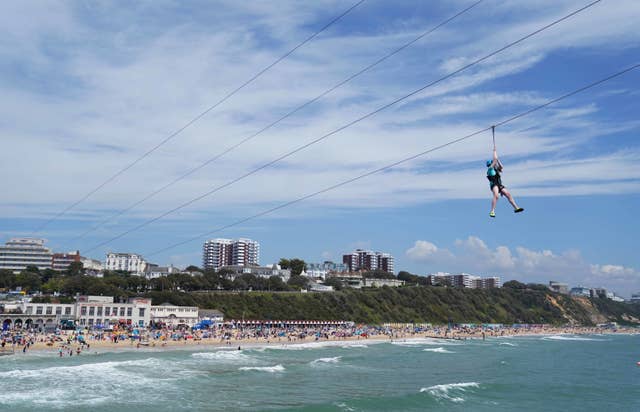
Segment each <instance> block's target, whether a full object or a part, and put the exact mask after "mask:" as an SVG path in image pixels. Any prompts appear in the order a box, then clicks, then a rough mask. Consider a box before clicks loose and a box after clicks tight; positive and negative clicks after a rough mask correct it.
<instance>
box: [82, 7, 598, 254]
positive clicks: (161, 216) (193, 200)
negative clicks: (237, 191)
mask: <svg viewBox="0 0 640 412" xmlns="http://www.w3.org/2000/svg"><path fill="white" fill-rule="evenodd" d="M601 1H602V0H595V1H592V2H591V3H589V4H587V5H586V6H583V7H581V8H579V9H577V10H575V11H573V12H571V13H569V14H567V15H565V16H563V17H561V18H559V19H557V20H554V21H553V22H551V23H549V24H547V25H545V26H543V27H541V28H539V29H537V30H535V31H533V32H531V33H529V34H527V35H525V36H523V37H521V38H519V39H518V40H515V41H513V42H511V43H509V44H507V45H506V46H503V47H501V48H499V49H497V50H495V51H493V52H491V53H489V54H487V55H485V56H484V57H481V58H479V59H477V60H474V61H473V62H471V63H468V64H466V65H464V66H462V67H461V68H459V69H457V70H455V71H453V72H451V73H449V74H447V75H445V76H443V77H441V78H439V79H437V80H434V81H432V82H430V83H428V84H427V85H425V86H422V87H420V88H418V89H416V90H414V91H412V92H411V93H409V94H406V95H404V96H402V97H400V98H397V99H395V100H393V101H392V102H390V103H387V104H385V105H383V106H382V107H379V108H378V109H376V110H374V111H372V112H369V113H367V114H365V115H364V116H361V117H359V118H357V119H355V120H352V121H351V122H348V123H346V124H345V125H343V126H341V127H339V128H337V129H335V130H333V131H331V132H329V133H327V134H325V135H322V136H320V137H318V138H316V139H314V140H311V141H309V142H307V143H305V144H303V145H302V146H299V147H297V148H296V149H294V150H292V151H290V152H288V153H285V154H284V155H281V156H279V157H278V158H276V159H274V160H272V161H270V162H268V163H265V164H263V165H262V166H259V167H257V168H255V169H253V170H251V171H249V172H247V173H245V174H244V175H242V176H240V177H237V178H235V179H233V180H231V181H229V182H227V183H224V184H222V185H220V186H217V187H215V188H214V189H212V190H210V191H208V192H206V193H204V194H202V195H200V196H198V197H195V198H193V199H191V200H188V201H187V202H185V203H182V204H181V205H179V206H176V207H174V208H173V209H170V210H168V211H166V212H164V213H162V214H160V215H158V216H156V217H154V218H151V219H149V220H146V221H144V222H142V223H140V224H138V225H136V226H134V227H133V228H131V229H128V230H126V231H124V232H122V233H120V234H118V235H116V236H114V237H112V238H110V239H108V240H106V241H103V242H100V243H98V244H97V245H95V246H93V247H91V248H90V249H88V250H87V251H86V252H87V253H88V252H91V251H93V250H95V249H97V248H99V247H101V246H104V245H106V244H108V243H110V242H113V241H114V240H118V239H120V238H122V237H124V236H126V235H128V234H129V233H132V232H134V231H136V230H138V229H141V228H143V227H145V226H147V225H149V224H151V223H153V222H155V221H157V220H160V219H162V218H163V217H165V216H168V215H170V214H172V213H174V212H176V211H178V210H180V209H183V208H185V207H187V206H189V205H191V204H193V203H195V202H197V201H199V200H201V199H203V198H205V197H207V196H209V195H211V194H213V193H215V192H218V191H220V190H222V189H224V188H226V187H228V186H231V185H233V184H234V183H236V182H238V181H240V180H243V179H245V178H247V177H249V176H251V175H253V174H255V173H257V172H259V171H260V170H262V169H265V168H267V167H269V166H271V165H273V164H275V163H277V162H279V161H281V160H283V159H286V158H287V157H289V156H291V155H293V154H295V153H298V152H300V151H302V150H304V149H306V148H307V147H309V146H312V145H314V144H316V143H318V142H320V141H322V140H325V139H327V138H329V137H331V136H333V135H334V134H337V133H339V132H341V131H342V130H345V129H347V128H349V127H351V126H353V125H354V124H357V123H359V122H361V121H363V120H365V119H368V118H369V117H372V116H373V115H375V114H377V113H379V112H381V111H383V110H385V109H388V108H389V107H391V106H394V105H395V104H397V103H399V102H401V101H403V100H406V99H408V98H409V97H411V96H414V95H416V94H418V93H420V92H422V91H423V90H425V89H427V88H429V87H432V86H434V85H436V84H438V83H441V82H443V81H444V80H446V79H449V78H451V77H453V76H455V75H456V74H458V73H460V72H462V71H464V70H467V69H468V68H470V67H473V66H475V65H477V64H479V63H481V62H483V61H485V60H487V59H489V58H491V57H493V56H495V55H497V54H499V53H500V52H502V51H504V50H507V49H509V48H511V47H513V46H515V45H517V44H519V43H521V42H523V41H525V40H527V39H529V38H530V37H533V36H535V35H536V34H538V33H540V32H543V31H545V30H547V29H548V28H550V27H553V26H555V25H556V24H558V23H561V22H563V21H565V20H567V19H569V18H570V17H572V16H574V15H576V14H578V13H580V12H581V11H584V10H586V9H588V8H590V7H592V6H594V5H596V4H597V3H599V2H601Z"/></svg>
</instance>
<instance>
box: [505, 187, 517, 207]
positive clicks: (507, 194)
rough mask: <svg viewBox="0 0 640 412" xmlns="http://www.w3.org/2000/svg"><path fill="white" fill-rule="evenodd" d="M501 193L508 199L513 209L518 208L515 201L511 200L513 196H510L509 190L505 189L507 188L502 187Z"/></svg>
mask: <svg viewBox="0 0 640 412" xmlns="http://www.w3.org/2000/svg"><path fill="white" fill-rule="evenodd" d="M502 194H503V195H504V196H505V197H506V198H507V200H508V201H509V203H511V206H513V209H514V210H518V209H520V208H519V207H518V205H517V204H516V201H515V200H513V196H511V193H509V191H508V190H507V188H504V189H502Z"/></svg>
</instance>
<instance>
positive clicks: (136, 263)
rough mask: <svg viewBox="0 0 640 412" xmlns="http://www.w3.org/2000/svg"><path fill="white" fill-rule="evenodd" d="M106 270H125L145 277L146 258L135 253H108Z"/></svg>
mask: <svg viewBox="0 0 640 412" xmlns="http://www.w3.org/2000/svg"><path fill="white" fill-rule="evenodd" d="M104 268H105V269H106V270H123V271H126V272H130V273H133V274H136V275H143V274H144V273H145V271H146V269H147V262H146V261H145V260H144V258H143V257H142V256H140V255H138V254H135V253H111V252H110V253H107V260H106V262H105V264H104Z"/></svg>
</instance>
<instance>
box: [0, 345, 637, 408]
mask: <svg viewBox="0 0 640 412" xmlns="http://www.w3.org/2000/svg"><path fill="white" fill-rule="evenodd" d="M638 362H640V335H580V336H578V335H557V336H526V337H507V338H487V340H486V341H483V340H480V339H478V340H466V341H453V340H441V339H429V338H416V339H407V340H396V341H393V342H380V341H373V340H360V341H351V342H313V343H304V344H300V345H292V344H289V345H281V346H275V347H260V346H255V347H246V348H240V350H238V347H236V346H234V347H232V348H222V349H220V348H215V347H212V346H190V347H185V348H180V349H176V350H173V349H171V350H167V349H162V350H160V349H153V348H147V349H138V350H135V349H134V350H128V351H123V350H115V349H112V350H98V351H97V352H96V351H93V350H89V351H86V352H84V353H82V354H81V355H79V356H72V357H63V358H59V357H58V354H57V353H56V352H36V351H32V352H27V353H26V354H23V353H21V352H20V353H16V354H14V355H11V356H2V357H0V410H2V411H15V412H18V411H60V410H63V411H109V412H114V411H136V412H143V411H153V412H158V411H180V410H185V411H261V410H264V411H272V410H277V411H430V410H433V411H608V410H612V411H616V412H621V411H640V366H638Z"/></svg>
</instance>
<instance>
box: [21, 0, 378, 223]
mask: <svg viewBox="0 0 640 412" xmlns="http://www.w3.org/2000/svg"><path fill="white" fill-rule="evenodd" d="M364 1H365V0H360V1H358V2H357V3H355V4H354V5H353V6H351V7H349V8H348V9H347V10H345V11H344V12H343V13H342V14H340V15H339V16H337V17H335V18H334V19H333V20H331V21H330V22H329V23H327V24H325V25H324V26H323V27H322V28H320V30H318V31H316V32H315V33H313V34H311V35H310V36H309V37H307V38H306V39H304V40H303V41H302V42H300V43H299V44H298V45H297V46H295V47H294V48H293V49H291V50H289V51H288V52H286V53H285V54H283V55H282V56H280V57H279V58H278V59H276V60H275V61H274V62H273V63H271V64H270V65H268V66H267V67H265V68H264V69H262V70H260V71H259V72H258V73H256V74H255V75H253V77H251V78H250V79H249V80H247V81H245V82H244V83H242V84H241V85H240V86H238V87H236V88H235V89H234V90H232V91H231V92H229V93H227V94H226V95H225V96H224V97H223V98H222V99H220V100H218V101H217V102H216V103H215V104H214V105H212V106H209V107H208V108H207V109H206V110H205V111H203V112H202V113H200V114H199V115H197V116H196V117H194V118H193V119H191V120H189V121H188V122H187V123H186V124H185V125H184V126H182V127H180V128H179V129H178V130H176V131H175V132H173V133H171V134H170V135H169V136H167V137H166V138H164V139H163V140H162V141H160V143H158V144H156V145H155V146H153V147H152V148H151V149H149V150H147V151H146V152H145V153H143V154H142V155H141V156H139V157H138V158H137V159H135V160H134V161H133V162H131V163H129V164H128V165H127V166H125V167H124V168H122V169H120V170H119V171H118V172H116V173H115V174H114V175H113V176H111V177H109V178H108V179H107V180H105V181H104V182H102V183H101V184H100V185H98V186H97V187H96V188H94V189H93V190H91V191H90V192H89V193H87V194H86V195H84V196H83V197H82V198H80V199H79V200H77V201H76V202H75V203H73V204H71V205H69V206H67V207H66V208H65V209H63V210H62V211H61V212H58V214H56V215H55V216H53V217H52V218H51V219H49V220H47V221H46V222H45V223H44V224H42V225H41V226H40V227H38V229H36V230H35V231H34V232H33V233H32V235H35V234H37V233H38V232H41V231H42V230H43V229H44V228H45V227H47V226H49V225H50V224H51V223H52V222H54V221H56V220H57V219H59V218H60V217H62V216H63V215H65V214H66V213H67V212H68V211H70V210H71V209H73V208H74V207H76V206H78V205H79V204H81V203H82V202H84V201H85V200H87V199H88V198H89V197H91V196H92V195H93V194H95V193H96V192H98V191H99V190H100V189H102V188H103V187H105V186H106V185H107V184H109V183H111V182H112V181H114V180H115V179H116V178H117V177H119V176H120V175H122V174H123V173H124V172H126V171H127V170H129V169H131V168H132V167H133V166H135V165H136V164H138V163H139V162H140V161H141V160H143V159H144V158H146V157H148V156H149V155H151V154H152V153H153V152H155V151H156V150H158V149H159V148H160V147H161V146H163V145H164V144H166V143H167V142H169V141H170V140H171V139H173V138H174V137H176V136H177V135H179V134H180V133H182V132H183V131H184V130H185V129H187V128H188V127H189V126H191V125H193V124H194V123H196V122H197V121H198V120H200V119H201V118H203V117H204V116H205V115H206V114H207V113H209V112H211V111H212V110H213V109H215V108H216V107H218V106H220V105H221V104H222V103H224V102H225V101H227V100H228V99H229V98H230V97H231V96H233V95H234V94H236V93H237V92H239V91H240V90H242V89H244V88H245V87H246V86H248V85H249V84H251V83H253V81H254V80H256V79H257V78H258V77H260V76H262V75H263V74H264V73H265V72H267V71H268V70H269V69H271V68H272V67H274V66H275V65H276V64H278V63H280V62H281V61H282V60H284V59H286V58H287V57H289V56H290V55H291V54H292V53H293V52H295V51H296V50H298V49H299V48H300V47H302V46H304V45H305V44H307V43H308V42H310V41H311V40H313V39H314V38H315V37H316V36H318V35H319V34H320V33H322V32H323V31H325V30H327V29H328V28H329V27H331V26H332V25H333V24H334V23H336V22H337V21H338V20H340V19H341V18H343V17H344V16H346V15H347V14H349V13H350V12H351V11H352V10H353V9H355V8H356V7H358V6H359V5H361V4H362V3H364Z"/></svg>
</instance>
